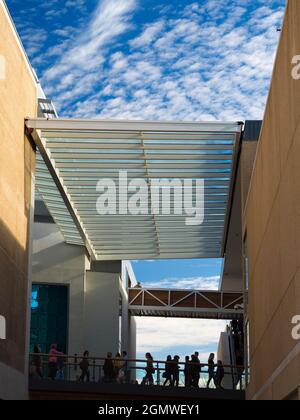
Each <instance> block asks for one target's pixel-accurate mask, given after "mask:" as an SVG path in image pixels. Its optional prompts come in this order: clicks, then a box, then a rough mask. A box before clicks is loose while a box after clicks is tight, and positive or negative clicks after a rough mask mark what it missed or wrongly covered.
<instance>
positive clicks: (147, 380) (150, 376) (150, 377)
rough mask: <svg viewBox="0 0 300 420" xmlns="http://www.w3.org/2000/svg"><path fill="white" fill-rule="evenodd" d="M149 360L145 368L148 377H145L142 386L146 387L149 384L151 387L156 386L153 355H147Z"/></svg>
mask: <svg viewBox="0 0 300 420" xmlns="http://www.w3.org/2000/svg"><path fill="white" fill-rule="evenodd" d="M145 357H146V360H147V366H146V368H145V370H146V375H145V376H144V378H143V380H142V385H145V384H146V383H148V384H149V385H153V384H154V379H153V374H154V373H155V369H154V367H153V357H152V356H151V353H146V355H145Z"/></svg>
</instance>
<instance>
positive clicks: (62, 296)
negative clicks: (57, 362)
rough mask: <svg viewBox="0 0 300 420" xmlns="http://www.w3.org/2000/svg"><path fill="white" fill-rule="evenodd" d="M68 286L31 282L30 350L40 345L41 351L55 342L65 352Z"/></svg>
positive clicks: (47, 348) (44, 351)
mask: <svg viewBox="0 0 300 420" xmlns="http://www.w3.org/2000/svg"><path fill="white" fill-rule="evenodd" d="M67 327H68V287H67V286H56V285H47V284H33V286H32V298H31V330H30V351H31V352H33V348H34V346H35V345H37V344H38V345H40V347H41V351H42V352H43V353H48V352H49V350H50V346H51V344H53V343H56V344H57V346H58V348H59V349H61V351H63V352H67Z"/></svg>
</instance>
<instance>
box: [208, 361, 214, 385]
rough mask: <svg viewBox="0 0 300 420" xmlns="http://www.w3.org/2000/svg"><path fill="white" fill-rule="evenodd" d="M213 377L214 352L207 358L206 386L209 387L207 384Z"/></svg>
mask: <svg viewBox="0 0 300 420" xmlns="http://www.w3.org/2000/svg"><path fill="white" fill-rule="evenodd" d="M214 378H215V355H214V353H211V355H210V356H209V359H208V382H207V388H209V385H210V383H211V381H213V380H214Z"/></svg>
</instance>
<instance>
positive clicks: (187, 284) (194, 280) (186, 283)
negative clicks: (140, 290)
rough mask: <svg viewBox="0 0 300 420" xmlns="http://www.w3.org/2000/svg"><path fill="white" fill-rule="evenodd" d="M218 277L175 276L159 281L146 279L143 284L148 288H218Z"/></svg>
mask: <svg viewBox="0 0 300 420" xmlns="http://www.w3.org/2000/svg"><path fill="white" fill-rule="evenodd" d="M219 281H220V277H219V276H212V277H201V276H199V277H187V278H176V277H171V278H168V279H163V280H160V281H153V282H151V281H147V283H146V284H144V285H143V286H145V287H148V288H153V289H155V288H161V289H168V288H172V289H189V290H218V286H219Z"/></svg>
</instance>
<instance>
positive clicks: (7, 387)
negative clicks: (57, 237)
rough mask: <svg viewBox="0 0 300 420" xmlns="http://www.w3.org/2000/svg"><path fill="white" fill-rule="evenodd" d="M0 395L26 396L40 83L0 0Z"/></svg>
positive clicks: (4, 396) (2, 396)
mask: <svg viewBox="0 0 300 420" xmlns="http://www.w3.org/2000/svg"><path fill="white" fill-rule="evenodd" d="M0 56H1V65H4V67H5V69H3V68H2V70H5V71H1V78H0V287H1V294H0V315H2V316H5V317H6V322H7V338H6V340H0V398H4V399H17V398H18V399H19V398H26V397H27V374H26V372H27V369H28V359H27V356H26V352H27V337H26V326H27V323H28V296H29V288H30V282H29V278H28V277H29V276H28V273H29V265H28V260H29V252H28V250H29V248H30V229H29V228H30V217H31V210H32V207H31V203H32V193H33V191H32V182H33V173H34V161H35V153H34V150H33V148H32V146H31V144H30V143H29V142H28V140H27V139H26V138H25V136H24V119H25V117H26V116H31V117H35V116H36V108H37V100H36V97H37V86H36V83H35V79H34V76H33V74H32V72H31V69H30V67H29V65H28V62H27V59H26V56H25V54H24V52H23V49H22V47H21V44H20V42H19V40H18V38H17V35H16V32H15V30H14V27H13V25H12V23H11V20H10V17H9V15H8V13H7V10H6V7H5V5H4V3H3V1H2V0H0Z"/></svg>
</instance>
